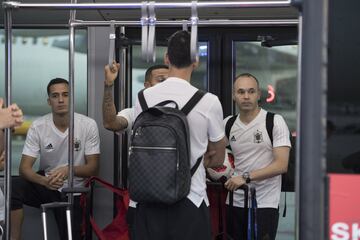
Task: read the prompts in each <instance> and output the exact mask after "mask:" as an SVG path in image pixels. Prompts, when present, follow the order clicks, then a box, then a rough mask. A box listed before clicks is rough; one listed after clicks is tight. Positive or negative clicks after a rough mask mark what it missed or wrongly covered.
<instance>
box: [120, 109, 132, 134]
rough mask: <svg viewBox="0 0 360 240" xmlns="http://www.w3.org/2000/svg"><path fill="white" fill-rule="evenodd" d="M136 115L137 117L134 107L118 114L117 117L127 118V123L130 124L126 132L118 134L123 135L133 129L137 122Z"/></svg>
mask: <svg viewBox="0 0 360 240" xmlns="http://www.w3.org/2000/svg"><path fill="white" fill-rule="evenodd" d="M134 115H135V109H134V107H132V108H125V109H123V110H121V111H120V112H118V114H117V116H118V117H123V118H125V119H126V121H127V122H128V125H127V127H126V128H125V129H124V130H121V131H119V132H117V133H123V132H125V131H130V130H131V129H132V125H133V123H134V122H135V116H134Z"/></svg>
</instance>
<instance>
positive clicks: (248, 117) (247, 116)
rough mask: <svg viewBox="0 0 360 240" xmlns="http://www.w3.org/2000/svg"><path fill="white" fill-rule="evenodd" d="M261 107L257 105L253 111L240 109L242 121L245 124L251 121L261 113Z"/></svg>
mask: <svg viewBox="0 0 360 240" xmlns="http://www.w3.org/2000/svg"><path fill="white" fill-rule="evenodd" d="M260 110H261V108H260V107H257V108H255V109H254V110H251V111H240V121H241V122H243V123H244V124H248V123H250V122H251V121H252V120H254V118H256V116H257V115H258V114H259V112H260Z"/></svg>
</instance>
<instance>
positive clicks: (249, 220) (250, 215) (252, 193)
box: [247, 187, 257, 240]
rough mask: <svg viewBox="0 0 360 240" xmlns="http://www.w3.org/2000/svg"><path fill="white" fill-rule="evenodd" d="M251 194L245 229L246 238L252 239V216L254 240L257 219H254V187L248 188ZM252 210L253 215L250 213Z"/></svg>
mask: <svg viewBox="0 0 360 240" xmlns="http://www.w3.org/2000/svg"><path fill="white" fill-rule="evenodd" d="M250 194H251V209H249V211H248V229H247V233H248V234H247V235H248V237H247V239H248V240H252V231H251V230H252V229H251V223H252V221H251V220H252V217H253V218H254V240H257V220H256V211H257V201H256V189H255V188H254V187H252V188H250ZM252 212H253V215H252V214H251V213H252Z"/></svg>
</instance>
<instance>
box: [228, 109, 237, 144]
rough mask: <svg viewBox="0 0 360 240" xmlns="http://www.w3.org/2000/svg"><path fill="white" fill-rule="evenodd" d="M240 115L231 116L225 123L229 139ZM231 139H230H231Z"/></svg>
mask: <svg viewBox="0 0 360 240" xmlns="http://www.w3.org/2000/svg"><path fill="white" fill-rule="evenodd" d="M237 116H238V115H233V116H232V117H231V118H229V119H228V120H227V122H226V124H225V135H226V137H227V138H228V139H229V137H230V132H231V128H232V126H233V125H234V122H235V120H236V118H237ZM229 140H230V139H229Z"/></svg>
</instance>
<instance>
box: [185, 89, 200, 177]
mask: <svg viewBox="0 0 360 240" xmlns="http://www.w3.org/2000/svg"><path fill="white" fill-rule="evenodd" d="M205 94H206V92H204V91H201V90H197V91H196V93H195V94H194V95H193V96H192V97H191V98H190V100H189V101H188V102H187V103H186V104H185V106H184V107H183V108H182V109H181V111H182V112H183V113H184V114H185V115H188V114H189V112H191V110H192V109H193V108H194V107H195V105H196V104H197V103H198V102H199V101H200V99H201V98H202V97H203V96H204V95H205ZM202 158H203V156H201V157H199V158H198V159H197V160H196V163H195V165H194V166H193V167H192V168H191V170H190V173H191V176H193V175H194V173H195V172H196V170H197V168H198V167H199V165H200V163H201V160H202Z"/></svg>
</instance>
